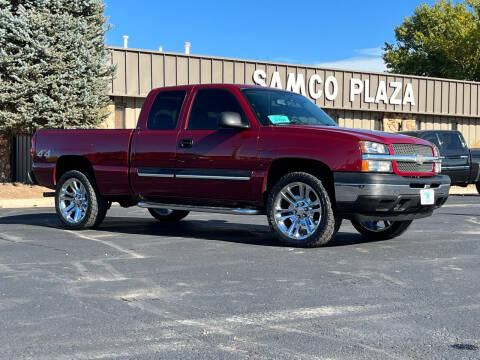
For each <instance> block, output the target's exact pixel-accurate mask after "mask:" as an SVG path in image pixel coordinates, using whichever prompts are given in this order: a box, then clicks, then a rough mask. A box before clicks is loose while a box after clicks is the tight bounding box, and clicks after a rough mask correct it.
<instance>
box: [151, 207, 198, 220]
mask: <svg viewBox="0 0 480 360" xmlns="http://www.w3.org/2000/svg"><path fill="white" fill-rule="evenodd" d="M155 210H156V209H153V208H149V209H148V212H149V213H150V215H152V216H153V217H154V218H155V219H157V220H158V221H165V222H174V221H180V220H182V219H183V218H184V217H186V216H187V215H188V214H189V213H190V211H186V210H172V212H171V213H170V214H167V215H162V214H159V213H158V212H157V211H155Z"/></svg>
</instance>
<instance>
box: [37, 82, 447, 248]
mask: <svg viewBox="0 0 480 360" xmlns="http://www.w3.org/2000/svg"><path fill="white" fill-rule="evenodd" d="M32 156H33V162H34V164H33V173H32V174H31V176H32V179H33V181H35V182H37V183H38V184H40V185H43V186H46V187H49V188H52V189H55V190H56V191H55V204H56V211H57V213H58V216H59V218H60V220H61V221H62V223H63V225H64V226H65V227H67V228H69V229H85V228H90V227H94V226H97V225H99V224H100V223H101V222H102V220H103V219H104V218H105V215H106V212H107V210H108V208H109V207H110V204H111V203H112V202H118V203H120V205H121V206H124V207H127V206H140V207H142V208H147V209H148V210H149V211H150V213H151V215H152V216H153V217H155V218H156V219H158V220H160V221H178V220H180V219H182V218H184V217H185V216H187V214H188V212H189V211H204V212H216V213H230V214H242V215H254V214H265V215H267V217H268V221H269V224H270V226H271V228H272V230H273V231H274V232H275V233H276V235H277V237H278V238H279V239H280V240H281V241H282V242H284V243H286V244H288V245H293V246H306V247H309V246H318V245H324V244H326V243H327V242H328V241H329V240H330V239H331V238H332V237H333V236H334V234H335V233H336V231H337V230H338V228H339V227H340V223H341V221H342V219H349V220H351V221H352V223H353V225H354V226H355V228H356V229H357V230H358V231H359V232H360V233H362V234H363V235H365V236H367V237H370V238H373V239H389V238H393V237H395V236H398V235H400V234H401V233H403V232H404V231H405V230H406V229H407V227H408V226H409V225H410V223H411V222H412V220H414V219H418V218H422V217H426V216H429V215H431V214H432V212H433V210H434V209H435V208H438V207H440V206H441V205H442V204H444V203H445V201H446V200H447V198H448V193H449V188H450V179H449V178H448V177H447V176H443V175H440V174H439V172H440V169H441V164H440V163H441V158H440V157H439V156H438V152H437V150H436V149H435V147H434V145H433V144H431V143H430V142H428V141H425V140H422V139H417V138H412V137H408V136H404V135H394V134H387V133H382V132H374V131H364V130H356V129H345V128H340V127H338V126H337V124H336V123H335V122H334V121H333V120H332V119H331V118H330V117H329V116H328V115H327V114H326V113H325V112H323V111H322V110H321V109H320V108H319V107H317V106H316V105H315V104H313V103H312V102H310V101H309V100H308V99H306V98H305V97H303V96H301V95H299V94H295V93H292V92H286V91H282V90H277V89H270V88H264V87H258V86H249V85H227V84H212V85H189V86H177V87H166V88H160V89H155V90H152V91H151V92H150V94H149V95H148V96H147V98H146V101H145V103H144V105H143V108H142V111H141V113H140V117H139V119H138V126H137V128H136V129H133V130H41V131H37V133H36V134H35V136H34V138H33V140H32ZM212 231H214V229H212Z"/></svg>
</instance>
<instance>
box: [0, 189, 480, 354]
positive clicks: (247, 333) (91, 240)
mask: <svg viewBox="0 0 480 360" xmlns="http://www.w3.org/2000/svg"><path fill="white" fill-rule="evenodd" d="M107 216H108V217H107V219H106V221H105V223H104V224H103V225H102V226H101V227H100V228H99V229H97V230H89V231H82V232H72V231H65V230H62V229H60V228H59V222H58V220H57V218H56V215H55V214H54V211H53V209H50V208H39V209H31V210H30V209H0V339H1V346H0V358H1V359H36V360H40V359H110V358H112V359H113V358H116V359H117V358H120V359H170V358H178V359H192V358H198V359H245V358H252V359H279V358H285V359H411V358H415V359H440V358H442V359H456V358H458V359H479V358H480V350H479V349H480V326H479V324H480V261H479V259H480V197H476V196H472V197H451V198H450V199H449V201H448V203H447V205H446V206H445V207H444V208H442V209H441V210H439V211H437V213H436V214H435V215H434V216H433V217H431V218H427V219H422V220H418V221H416V222H415V223H414V225H413V226H412V227H411V229H410V230H409V231H408V232H407V233H405V234H404V235H403V236H401V237H399V238H397V239H393V240H389V241H384V242H367V241H366V240H365V239H363V238H362V237H361V236H360V235H358V234H357V233H356V232H355V231H354V229H353V227H352V226H351V225H350V224H349V223H344V225H343V226H342V228H341V229H340V233H339V234H337V236H336V238H335V239H334V241H333V242H332V243H331V244H330V245H329V246H327V247H324V248H317V249H294V248H289V247H283V246H279V245H278V244H277V243H276V241H275V239H274V238H273V237H272V235H271V234H270V233H269V231H268V227H267V225H266V219H265V218H264V217H263V216H260V217H258V216H254V217H247V216H229V215H217V214H200V213H193V214H190V215H189V216H188V217H187V218H186V219H185V220H184V221H181V222H179V223H176V224H172V225H165V224H160V223H158V222H157V221H156V220H154V219H153V218H151V217H150V216H149V215H148V213H147V212H146V211H145V210H142V209H139V208H130V209H121V208H119V207H113V208H112V209H111V210H110V211H109V214H108V215H107Z"/></svg>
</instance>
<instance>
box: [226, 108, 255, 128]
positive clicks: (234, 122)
mask: <svg viewBox="0 0 480 360" xmlns="http://www.w3.org/2000/svg"><path fill="white" fill-rule="evenodd" d="M218 125H219V126H220V127H224V128H233V129H248V128H249V127H250V125H249V124H248V123H245V122H244V121H243V120H242V116H241V115H240V114H239V113H237V112H232V111H224V112H222V113H221V114H220V119H219V120H218Z"/></svg>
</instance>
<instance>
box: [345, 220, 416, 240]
mask: <svg viewBox="0 0 480 360" xmlns="http://www.w3.org/2000/svg"><path fill="white" fill-rule="evenodd" d="M411 223H412V220H408V221H356V220H352V225H353V227H354V228H355V229H357V231H358V232H359V233H360V234H362V235H363V236H365V237H366V238H368V239H372V240H389V239H393V238H395V237H397V236H400V235H402V234H403V233H404V232H405V231H406V230H407V229H408V227H409V226H410V224H411Z"/></svg>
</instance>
